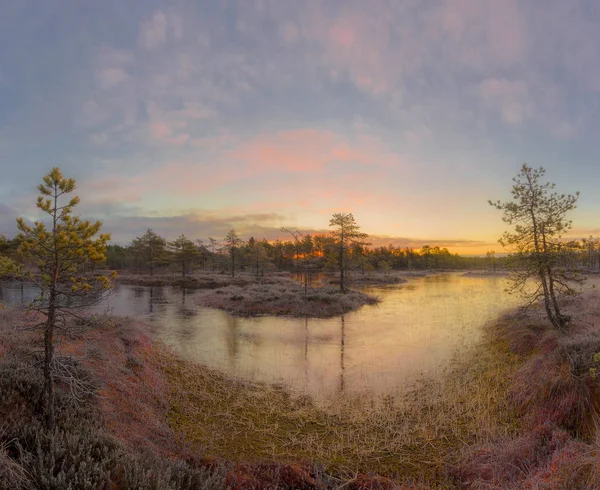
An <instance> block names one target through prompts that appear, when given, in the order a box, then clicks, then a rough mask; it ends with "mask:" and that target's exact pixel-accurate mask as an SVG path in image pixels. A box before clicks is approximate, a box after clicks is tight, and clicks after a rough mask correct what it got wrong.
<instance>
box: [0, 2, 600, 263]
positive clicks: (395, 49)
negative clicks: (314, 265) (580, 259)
mask: <svg viewBox="0 0 600 490" xmlns="http://www.w3.org/2000/svg"><path fill="white" fill-rule="evenodd" d="M599 21H600V9H599V8H598V7H597V6H596V5H595V4H594V3H593V2H591V3H590V2H584V1H572V2H564V1H558V0H556V1H554V0H551V1H533V2H518V1H517V0H502V1H496V0H436V1H434V2H419V1H412V0H407V1H399V2H384V1H378V0H371V1H363V0H360V1H359V0H351V1H338V0H334V1H329V0H310V1H306V2H304V1H302V2H291V1H287V0H283V1H282V0H265V1H258V0H256V1H247V0H237V1H231V2H224V1H216V2H215V1H201V2H195V3H190V2H183V1H178V0H175V1H174V2H171V3H169V6H166V5H164V4H163V3H161V2H154V1H151V2H137V3H135V4H131V3H130V2H116V1H112V0H110V1H107V2H97V3H96V4H92V3H87V2H86V3H85V5H84V3H80V2H77V3H75V4H66V3H63V2H50V3H39V2H30V1H22V2H14V3H13V4H12V5H10V6H6V8H5V12H3V15H2V16H1V18H0V40H1V42H2V46H3V49H2V50H0V166H1V167H2V180H1V181H0V234H1V233H3V234H6V235H7V236H13V235H14V234H16V225H15V218H16V217H19V216H23V217H25V218H28V219H37V218H38V217H39V214H38V212H37V210H36V209H35V196H36V193H37V191H36V185H37V183H38V182H39V178H40V176H41V175H44V174H46V173H47V172H48V171H49V170H50V169H51V168H52V167H53V166H60V168H61V170H62V171H63V173H64V174H65V175H67V176H69V177H73V178H75V179H76V180H77V183H78V191H77V192H78V194H79V195H80V197H81V198H82V204H81V206H80V209H79V211H80V212H81V214H82V215H83V216H85V217H86V218H90V219H100V220H102V221H103V223H104V227H103V229H104V230H105V231H107V232H111V233H112V236H113V242H115V243H121V244H127V243H129V242H130V241H131V240H132V239H133V238H134V237H135V236H137V235H140V234H141V233H142V232H143V231H144V230H145V229H146V228H149V227H150V228H152V229H154V230H155V231H157V232H158V233H160V234H162V235H164V236H165V237H167V238H169V239H173V238H175V237H176V236H178V235H179V234H181V233H185V234H186V235H187V236H189V237H190V238H192V239H206V238H207V237H208V236H212V237H215V238H217V239H219V240H221V239H222V238H223V237H224V236H225V234H226V233H227V231H228V230H229V229H231V228H235V229H236V231H237V232H238V234H239V235H240V237H242V238H244V239H246V238H248V237H250V236H255V237H257V238H263V237H265V238H267V239H276V238H281V239H289V236H288V237H286V236H285V233H282V232H281V231H280V229H281V227H282V226H286V227H292V228H294V229H298V230H301V231H302V232H307V233H327V232H328V223H329V218H330V216H331V215H332V213H335V212H351V213H353V214H354V216H355V218H356V221H357V223H358V224H360V226H361V229H362V230H363V231H364V232H366V233H368V234H369V235H370V241H371V243H373V245H387V244H395V245H400V246H409V247H415V248H419V247H421V246H423V245H426V244H427V245H431V246H435V245H439V246H440V247H447V248H448V249H449V250H450V251H451V252H453V253H460V254H484V253H485V252H486V251H488V250H495V251H496V252H497V253H501V252H502V248H501V246H500V245H499V244H498V243H497V239H498V238H499V236H500V235H501V233H502V231H503V230H504V229H505V224H503V223H502V221H501V216H500V214H499V213H498V211H497V210H494V209H493V208H491V207H490V206H489V205H488V204H487V200H488V199H494V200H495V199H502V200H506V199H509V198H510V186H511V178H512V177H513V176H514V175H515V174H516V173H517V171H518V170H519V168H520V166H521V164H522V163H523V162H527V163H528V164H529V165H531V166H533V167H538V166H544V167H545V168H546V170H547V176H548V179H549V180H551V181H554V182H556V183H557V188H558V189H559V190H560V191H561V192H566V193H574V192H575V191H580V192H581V198H580V200H579V203H578V209H577V210H576V211H575V213H574V214H573V216H572V219H573V223H574V227H573V232H572V234H573V236H574V237H586V236H589V235H590V234H598V232H599V230H600V227H599V225H598V223H599V221H598V218H597V217H598V210H599V209H600V194H599V193H598V192H597V190H596V189H597V187H598V181H599V177H600V166H599V165H598V150H600V143H599V141H600V140H599V139H598V136H597V126H598V125H597V122H598V107H599V104H600V70H599V68H598V63H597V60H598V59H599V55H600V31H598V28H597V26H598V22H599Z"/></svg>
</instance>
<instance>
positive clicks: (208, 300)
mask: <svg viewBox="0 0 600 490" xmlns="http://www.w3.org/2000/svg"><path fill="white" fill-rule="evenodd" d="M196 301H197V302H198V304H199V305H201V306H206V307H210V308H218V309H221V310H225V311H227V312H229V313H231V314H233V315H236V316H257V315H276V316H296V317H321V318H325V317H331V316H337V315H342V314H344V313H348V312H349V311H354V310H357V309H359V308H361V307H362V306H364V305H374V304H377V303H378V302H379V299H378V298H377V297H375V296H371V295H368V294H366V293H363V292H360V291H355V290H347V291H346V292H344V293H342V292H340V290H339V289H338V288H335V287H318V288H311V289H308V290H307V291H306V292H305V291H304V288H303V287H302V286H301V285H300V284H298V283H296V282H294V281H292V280H279V281H275V282H271V283H257V284H250V285H247V286H233V285H232V286H227V287H223V288H219V289H216V290H214V291H209V292H208V291H207V292H200V293H198V294H197V295H196Z"/></svg>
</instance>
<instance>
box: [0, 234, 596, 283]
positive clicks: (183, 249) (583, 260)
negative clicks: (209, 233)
mask: <svg viewBox="0 0 600 490" xmlns="http://www.w3.org/2000/svg"><path fill="white" fill-rule="evenodd" d="M285 230H286V231H289V230H287V229H285ZM293 235H295V236H294V237H293V239H291V240H280V239H278V240H267V239H265V238H261V239H257V238H255V237H253V236H251V237H250V238H248V239H247V240H242V239H241V238H240V237H239V236H238V234H237V232H236V231H235V229H231V230H230V231H229V232H228V233H227V235H226V236H225V237H223V238H222V239H220V240H219V239H216V238H213V237H208V239H207V240H192V239H190V238H188V237H187V236H186V235H185V234H181V235H180V236H179V237H178V238H176V239H175V240H173V241H169V240H167V239H166V238H165V237H162V236H161V235H159V234H158V233H156V232H155V231H153V230H152V229H147V230H146V232H145V233H143V234H142V235H141V236H139V237H136V238H134V239H133V240H132V242H131V243H130V244H128V245H125V246H123V245H116V244H108V245H107V247H106V254H105V255H106V258H105V260H104V261H102V262H99V263H91V264H90V265H89V267H88V268H89V269H90V270H93V269H96V268H97V269H110V270H118V271H130V272H138V273H146V274H150V275H154V274H155V273H165V272H169V273H177V274H181V275H182V276H183V277H185V276H187V275H189V274H191V273H192V272H194V271H212V272H218V273H224V274H231V275H235V274H236V273H238V272H248V273H251V274H254V275H256V276H263V275H264V274H265V272H272V271H277V270H284V271H293V272H294V271H295V272H302V271H308V272H311V273H312V272H333V271H339V270H340V257H343V259H344V263H343V265H342V266H343V267H344V269H345V271H346V273H352V274H361V275H363V274H369V273H371V272H373V271H380V272H383V273H387V272H389V271H392V270H395V271H396V270H400V271H407V270H456V269H477V270H485V271H489V272H496V271H499V270H503V269H506V268H508V267H509V264H508V262H509V259H508V257H506V256H500V255H497V254H496V253H495V252H494V251H489V252H488V253H487V254H486V255H485V256H483V257H469V256H461V255H459V254H453V253H450V252H449V251H448V249H447V248H445V247H439V246H430V245H424V246H422V247H420V248H413V247H401V246H397V245H393V244H390V245H386V246H369V245H365V244H364V243H363V242H360V241H359V242H348V243H346V244H345V245H344V249H343V251H341V250H340V241H339V238H340V237H337V238H336V237H335V236H333V235H332V234H329V235H319V234H305V235H303V234H301V233H299V232H297V231H293ZM571 245H572V246H571V249H570V254H569V257H568V260H569V262H570V264H571V265H573V266H584V267H587V268H590V269H592V268H593V269H599V270H600V239H598V238H594V237H589V238H586V239H582V240H579V241H576V242H574V243H572V244H571ZM17 248H18V240H17V238H16V237H15V238H13V239H8V238H6V237H5V236H3V235H0V256H3V257H8V258H11V259H12V260H14V261H15V262H17V263H19V261H20V258H19V257H18V254H17Z"/></svg>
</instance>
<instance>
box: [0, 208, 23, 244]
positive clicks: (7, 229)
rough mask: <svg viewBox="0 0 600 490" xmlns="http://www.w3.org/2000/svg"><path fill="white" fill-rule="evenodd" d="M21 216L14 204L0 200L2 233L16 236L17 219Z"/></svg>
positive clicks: (0, 230) (0, 233) (0, 232)
mask: <svg viewBox="0 0 600 490" xmlns="http://www.w3.org/2000/svg"><path fill="white" fill-rule="evenodd" d="M20 216H21V215H19V214H18V213H17V211H16V210H15V209H14V208H13V207H12V206H9V205H8V204H4V203H2V202H0V235H5V236H7V237H13V236H15V235H16V234H17V224H16V220H17V218H19V217H20Z"/></svg>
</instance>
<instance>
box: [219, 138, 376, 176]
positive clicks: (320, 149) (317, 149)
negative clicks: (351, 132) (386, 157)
mask: <svg viewBox="0 0 600 490" xmlns="http://www.w3.org/2000/svg"><path fill="white" fill-rule="evenodd" d="M382 152H383V148H382V147H381V143H380V142H378V141H376V140H373V139H369V137H368V136H362V137H360V136H359V141H357V142H354V141H351V140H350V139H349V138H348V137H344V136H342V135H339V134H335V133H333V132H332V131H328V130H319V129H312V128H305V129H297V130H288V131H279V132H276V133H272V134H263V135H259V136H257V137H255V138H253V139H252V140H251V141H249V142H247V143H244V144H242V145H241V146H240V147H238V148H236V149H234V150H232V151H231V152H230V153H229V154H228V156H229V157H230V158H232V159H235V160H237V161H239V162H241V163H242V164H243V165H244V166H246V165H250V166H251V167H252V169H253V170H257V171H269V172H272V171H279V172H322V171H323V170H325V169H326V168H327V167H328V166H332V165H340V164H342V165H343V164H346V165H349V164H359V165H367V166H368V165H374V164H381V163H382V162H381V156H382Z"/></svg>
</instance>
